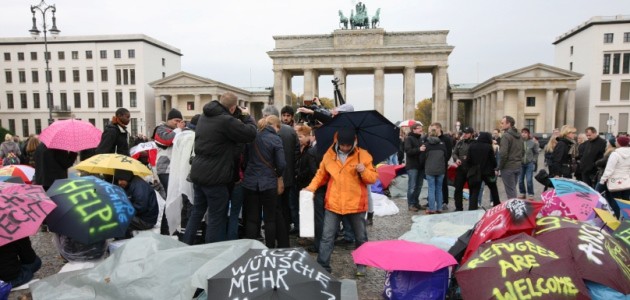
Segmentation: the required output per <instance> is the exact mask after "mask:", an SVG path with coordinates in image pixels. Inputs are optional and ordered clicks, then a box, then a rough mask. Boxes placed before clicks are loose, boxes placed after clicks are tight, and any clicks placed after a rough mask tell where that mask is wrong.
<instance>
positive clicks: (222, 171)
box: [190, 100, 256, 186]
mask: <svg viewBox="0 0 630 300" xmlns="http://www.w3.org/2000/svg"><path fill="white" fill-rule="evenodd" d="M195 132H196V136H195V158H194V159H193V162H192V165H191V168H190V179H191V180H192V182H193V183H195V184H199V185H203V186H210V185H220V184H229V183H231V182H233V180H234V178H235V177H234V172H235V171H236V168H235V158H234V157H235V154H234V153H239V149H240V147H239V143H249V142H251V141H253V140H254V138H256V125H255V124H254V121H253V120H252V119H251V117H249V116H248V117H244V118H242V120H239V119H237V118H235V117H234V116H232V115H231V114H230V112H229V111H228V110H227V108H225V107H224V106H223V105H221V104H220V103H219V102H218V101H216V100H215V101H212V102H210V103H208V104H206V105H205V106H204V107H203V114H202V115H201V117H200V118H199V122H198V123H197V128H196V131H195Z"/></svg>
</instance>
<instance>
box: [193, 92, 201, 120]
mask: <svg viewBox="0 0 630 300" xmlns="http://www.w3.org/2000/svg"><path fill="white" fill-rule="evenodd" d="M201 110H202V107H201V95H200V94H195V109H194V111H193V116H194V115H196V114H197V112H201Z"/></svg>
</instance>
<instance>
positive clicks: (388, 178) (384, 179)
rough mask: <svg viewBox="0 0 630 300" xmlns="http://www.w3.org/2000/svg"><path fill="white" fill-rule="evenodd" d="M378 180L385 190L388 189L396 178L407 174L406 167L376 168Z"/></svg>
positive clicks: (385, 166) (387, 166)
mask: <svg viewBox="0 0 630 300" xmlns="http://www.w3.org/2000/svg"><path fill="white" fill-rule="evenodd" d="M376 172H377V173H378V179H380V180H381V184H382V185H383V188H388V187H389V184H390V183H392V180H394V178H396V176H398V175H400V174H403V173H405V172H406V171H405V165H380V166H378V167H377V168H376Z"/></svg>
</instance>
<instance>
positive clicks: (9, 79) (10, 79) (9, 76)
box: [4, 70, 13, 83]
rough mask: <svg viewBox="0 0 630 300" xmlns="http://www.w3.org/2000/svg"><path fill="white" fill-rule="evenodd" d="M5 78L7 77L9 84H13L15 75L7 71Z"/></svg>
mask: <svg viewBox="0 0 630 300" xmlns="http://www.w3.org/2000/svg"><path fill="white" fill-rule="evenodd" d="M4 77H6V82H7V83H13V73H11V70H5V71H4Z"/></svg>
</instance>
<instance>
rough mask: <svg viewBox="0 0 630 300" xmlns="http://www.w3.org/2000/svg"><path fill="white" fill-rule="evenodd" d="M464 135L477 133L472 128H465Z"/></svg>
mask: <svg viewBox="0 0 630 300" xmlns="http://www.w3.org/2000/svg"><path fill="white" fill-rule="evenodd" d="M464 133H475V129H474V128H472V127H466V128H464Z"/></svg>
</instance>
